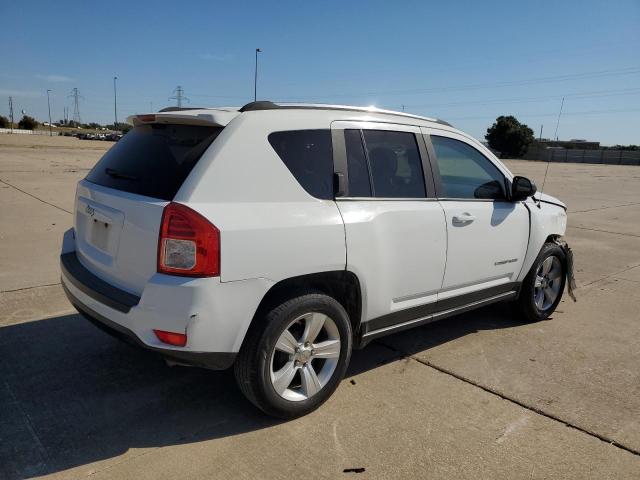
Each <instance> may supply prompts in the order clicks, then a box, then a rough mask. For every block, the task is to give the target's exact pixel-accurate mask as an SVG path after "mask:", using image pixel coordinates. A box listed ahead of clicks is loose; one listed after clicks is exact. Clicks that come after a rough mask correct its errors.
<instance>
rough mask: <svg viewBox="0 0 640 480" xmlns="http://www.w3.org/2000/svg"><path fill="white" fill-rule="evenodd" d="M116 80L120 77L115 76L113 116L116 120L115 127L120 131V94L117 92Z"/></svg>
mask: <svg viewBox="0 0 640 480" xmlns="http://www.w3.org/2000/svg"><path fill="white" fill-rule="evenodd" d="M116 80H118V77H113V117H114V119H115V121H114V122H113V129H114V130H115V131H116V132H117V131H118V94H117V92H116Z"/></svg>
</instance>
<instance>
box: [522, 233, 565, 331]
mask: <svg viewBox="0 0 640 480" xmlns="http://www.w3.org/2000/svg"><path fill="white" fill-rule="evenodd" d="M566 276H567V274H566V259H565V254H564V252H563V250H562V249H561V248H560V247H559V246H558V245H556V244H555V243H546V244H545V245H544V246H543V247H542V250H541V251H540V253H539V254H538V257H537V258H536V261H535V262H534V263H533V265H532V266H531V270H529V273H528V274H527V276H526V277H525V279H524V282H522V288H521V290H520V296H519V298H518V308H519V310H520V312H521V313H522V314H523V315H524V316H525V318H526V319H527V320H528V321H530V322H535V321H538V320H544V319H545V318H547V317H549V315H551V314H552V313H553V312H554V311H555V309H556V307H557V306H558V304H559V303H560V300H561V299H562V293H563V291H564V286H565V282H566Z"/></svg>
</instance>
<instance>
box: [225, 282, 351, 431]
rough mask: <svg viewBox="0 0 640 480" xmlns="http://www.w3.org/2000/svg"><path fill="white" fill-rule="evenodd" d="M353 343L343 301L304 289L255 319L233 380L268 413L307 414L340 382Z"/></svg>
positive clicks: (292, 415)
mask: <svg viewBox="0 0 640 480" xmlns="http://www.w3.org/2000/svg"><path fill="white" fill-rule="evenodd" d="M336 342H337V343H336ZM352 343H353V339H352V333H351V322H350V321H349V315H348V314H347V312H346V311H345V309H344V308H343V307H342V305H341V304H340V303H339V302H338V301H336V300H335V299H334V298H332V297H330V296H327V295H324V294H322V293H318V292H305V293H304V294H302V295H300V296H296V297H295V298H292V299H290V300H287V301H285V302H284V303H282V304H280V305H278V306H276V307H274V308H272V309H270V310H269V311H267V312H266V313H265V314H263V315H260V318H256V319H255V320H254V322H253V325H252V326H251V327H250V329H249V331H248V332H247V336H246V337H245V340H244V342H243V345H242V347H241V349H240V352H239V354H238V358H237V359H236V362H235V365H234V371H235V377H236V381H237V383H238V386H239V388H240V390H241V391H242V393H243V394H244V395H245V396H246V397H247V398H248V399H249V401H251V402H252V403H253V404H254V405H256V406H257V407H258V408H260V409H261V410H262V411H263V412H265V413H266V414H268V415H271V416H274V417H278V418H283V419H291V418H295V417H299V416H302V415H306V414H307V413H309V412H312V411H313V410H315V409H316V408H318V407H319V406H320V405H322V404H323V403H324V402H325V401H326V400H327V399H328V398H329V397H330V396H331V394H332V393H333V392H334V391H335V389H336V388H337V387H338V385H339V384H340V381H341V380H342V378H343V377H344V374H345V371H346V369H347V366H348V364H349V360H350V357H351V349H352Z"/></svg>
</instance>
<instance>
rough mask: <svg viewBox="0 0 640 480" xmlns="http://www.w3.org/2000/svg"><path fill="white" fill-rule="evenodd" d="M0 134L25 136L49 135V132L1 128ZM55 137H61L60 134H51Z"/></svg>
mask: <svg viewBox="0 0 640 480" xmlns="http://www.w3.org/2000/svg"><path fill="white" fill-rule="evenodd" d="M0 133H20V134H23V135H49V130H23V129H21V128H14V129H13V130H11V129H10V128H0ZM51 133H52V134H53V135H59V133H58V132H51Z"/></svg>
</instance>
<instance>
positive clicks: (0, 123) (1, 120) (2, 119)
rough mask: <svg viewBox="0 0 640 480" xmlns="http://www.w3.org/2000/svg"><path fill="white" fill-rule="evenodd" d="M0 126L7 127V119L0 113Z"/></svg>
mask: <svg viewBox="0 0 640 480" xmlns="http://www.w3.org/2000/svg"><path fill="white" fill-rule="evenodd" d="M0 128H9V119H8V118H7V117H3V116H2V115H0Z"/></svg>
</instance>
